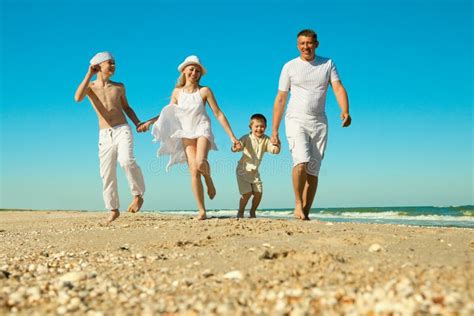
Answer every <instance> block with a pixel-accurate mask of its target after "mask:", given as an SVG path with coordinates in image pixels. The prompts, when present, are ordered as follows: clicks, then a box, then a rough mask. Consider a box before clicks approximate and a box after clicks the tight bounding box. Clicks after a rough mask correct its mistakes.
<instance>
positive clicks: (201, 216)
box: [196, 211, 207, 221]
mask: <svg viewBox="0 0 474 316" xmlns="http://www.w3.org/2000/svg"><path fill="white" fill-rule="evenodd" d="M196 218H197V220H200V221H202V220H205V219H207V216H206V211H199V214H198V216H197V217H196Z"/></svg>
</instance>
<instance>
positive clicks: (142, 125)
mask: <svg viewBox="0 0 474 316" xmlns="http://www.w3.org/2000/svg"><path fill="white" fill-rule="evenodd" d="M150 125H151V121H147V122H145V123H139V124H138V125H137V132H139V133H143V132H146V131H148V129H149V128H150Z"/></svg>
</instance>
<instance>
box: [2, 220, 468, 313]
mask: <svg viewBox="0 0 474 316" xmlns="http://www.w3.org/2000/svg"><path fill="white" fill-rule="evenodd" d="M105 217H106V214H105V213H104V212H72V211H68V212H64V211H1V212H0V237H1V243H0V314H2V315H3V314H7V315H8V314H16V313H21V314H28V315H32V314H33V315H34V314H38V315H44V314H81V315H83V314H86V315H141V314H160V313H168V314H183V315H198V314H201V315H204V314H205V315H212V314H219V315H249V314H250V315H252V314H260V315H288V314H289V315H305V314H308V315H310V314H311V315H313V314H323V315H326V314H381V315H383V314H387V315H388V314H393V313H394V314H414V313H431V314H449V313H454V314H462V315H472V314H474V264H473V258H474V230H472V229H462V228H420V227H408V226H396V225H378V224H351V223H329V224H328V223H321V222H315V221H311V222H300V221H295V220H278V219H258V218H257V219H244V220H236V219H233V218H224V219H223V218H211V219H209V220H206V221H196V220H194V219H193V218H192V217H187V216H169V215H166V216H164V215H157V214H152V213H139V214H124V213H122V216H121V217H120V218H119V219H118V220H117V221H115V222H114V223H112V224H111V225H109V226H102V225H101V224H100V223H102V222H103V221H104V219H105Z"/></svg>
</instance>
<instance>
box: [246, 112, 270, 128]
mask: <svg viewBox="0 0 474 316" xmlns="http://www.w3.org/2000/svg"><path fill="white" fill-rule="evenodd" d="M253 120H257V121H263V122H265V125H267V119H266V117H265V116H263V114H260V113H256V114H254V115H252V116H251V117H250V123H252V121H253Z"/></svg>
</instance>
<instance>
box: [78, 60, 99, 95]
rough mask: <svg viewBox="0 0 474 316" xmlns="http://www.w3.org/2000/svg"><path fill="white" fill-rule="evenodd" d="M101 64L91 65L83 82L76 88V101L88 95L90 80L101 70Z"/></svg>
mask: <svg viewBox="0 0 474 316" xmlns="http://www.w3.org/2000/svg"><path fill="white" fill-rule="evenodd" d="M98 67H99V66H97V65H95V66H93V65H90V66H89V69H88V70H87V73H86V76H85V77H84V79H83V80H82V82H81V83H80V84H79V87H77V89H76V93H75V94H74V100H75V101H76V102H81V101H82V100H84V97H85V96H86V94H87V92H88V90H89V82H90V81H91V79H92V77H93V76H94V75H95V74H96V73H97V71H98V70H99V68H98Z"/></svg>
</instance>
